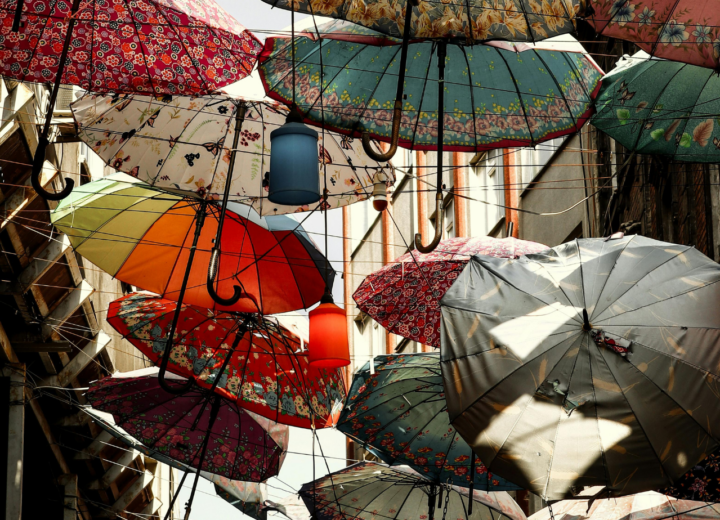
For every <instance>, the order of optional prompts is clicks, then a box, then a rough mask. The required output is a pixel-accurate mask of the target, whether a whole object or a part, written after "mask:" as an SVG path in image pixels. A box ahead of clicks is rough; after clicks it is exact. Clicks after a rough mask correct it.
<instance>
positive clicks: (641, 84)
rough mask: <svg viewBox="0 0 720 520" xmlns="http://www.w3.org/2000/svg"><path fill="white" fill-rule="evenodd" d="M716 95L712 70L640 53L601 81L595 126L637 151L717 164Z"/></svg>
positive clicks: (718, 85)
mask: <svg viewBox="0 0 720 520" xmlns="http://www.w3.org/2000/svg"><path fill="white" fill-rule="evenodd" d="M718 91H720V78H718V75H717V73H716V72H715V71H713V70H710V69H706V68H703V67H697V66H695V65H687V64H684V63H678V62H674V61H665V60H656V59H651V60H644V59H642V56H641V55H640V54H636V55H635V56H633V57H632V58H629V59H628V60H624V62H621V63H620V64H619V65H618V68H617V69H616V70H614V71H613V72H611V73H610V74H608V75H607V76H605V78H603V84H602V87H601V89H600V94H598V97H597V100H596V104H597V113H596V114H595V115H594V116H593V118H592V124H593V125H594V126H595V127H597V128H598V129H600V130H602V131H603V132H605V133H606V134H608V135H609V136H610V137H612V138H613V139H615V140H616V141H618V142H619V143H621V144H622V145H623V146H624V147H625V148H627V149H629V150H634V151H636V152H638V153H643V154H654V155H664V156H667V157H670V158H672V159H674V160H676V161H686V162H704V163H717V162H720V120H718V119H717V118H715V117H712V115H713V114H717V113H720V98H718V95H717V93H718Z"/></svg>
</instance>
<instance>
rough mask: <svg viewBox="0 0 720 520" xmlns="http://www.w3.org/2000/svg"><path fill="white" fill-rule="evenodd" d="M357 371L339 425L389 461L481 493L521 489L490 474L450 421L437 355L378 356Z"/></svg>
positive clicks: (438, 355) (386, 461)
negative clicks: (372, 368)
mask: <svg viewBox="0 0 720 520" xmlns="http://www.w3.org/2000/svg"><path fill="white" fill-rule="evenodd" d="M372 363H373V364H374V370H372V371H371V370H370V363H366V364H365V365H364V366H363V367H362V368H361V369H360V370H358V371H357V373H356V374H355V377H354V379H353V382H352V388H351V389H350V393H349V394H348V398H347V401H346V405H345V408H344V409H343V411H342V414H341V415H340V420H339V421H338V424H337V429H338V430H340V431H341V432H343V433H344V434H345V435H347V436H348V437H351V438H352V439H354V440H355V441H356V442H357V443H359V444H361V445H362V446H363V447H364V448H365V449H367V450H368V451H369V452H371V453H372V454H374V455H375V456H377V457H378V458H379V459H381V460H382V461H383V462H385V463H387V464H390V465H393V466H395V465H407V466H410V467H412V468H413V469H414V470H415V471H417V472H418V473H420V474H421V475H423V476H424V477H425V478H427V479H429V480H431V481H433V482H439V483H443V484H446V483H448V481H449V482H450V483H451V484H453V485H455V486H462V487H473V488H474V489H478V490H482V491H509V490H516V489H521V488H519V487H518V486H516V485H515V484H511V483H509V482H508V481H506V480H505V479H503V478H502V477H498V476H497V475H493V474H492V473H489V472H488V470H487V468H486V467H485V466H484V465H483V463H482V462H480V461H479V460H477V458H476V457H475V454H474V453H473V451H472V449H471V448H470V446H468V444H467V442H465V441H464V440H463V438H462V437H460V434H459V433H457V431H456V430H455V428H454V427H453V426H452V425H451V424H450V418H449V417H448V414H447V404H446V403H445V392H444V389H443V380H442V373H441V371H440V354H439V353H426V354H397V355H388V356H377V357H376V358H374V360H373V361H372Z"/></svg>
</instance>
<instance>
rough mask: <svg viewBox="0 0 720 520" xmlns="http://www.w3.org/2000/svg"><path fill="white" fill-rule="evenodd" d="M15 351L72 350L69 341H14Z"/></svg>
mask: <svg viewBox="0 0 720 520" xmlns="http://www.w3.org/2000/svg"><path fill="white" fill-rule="evenodd" d="M13 347H14V349H15V352H70V351H72V345H71V344H70V342H69V341H51V342H49V343H19V342H15V343H13Z"/></svg>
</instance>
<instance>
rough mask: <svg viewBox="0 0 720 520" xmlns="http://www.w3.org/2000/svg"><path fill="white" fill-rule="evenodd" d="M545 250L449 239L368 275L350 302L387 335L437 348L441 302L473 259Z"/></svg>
mask: <svg viewBox="0 0 720 520" xmlns="http://www.w3.org/2000/svg"><path fill="white" fill-rule="evenodd" d="M546 249H548V247H547V246H544V245H542V244H537V243H535V242H528V241H525V240H518V239H516V238H512V237H510V238H493V237H481V238H459V237H458V238H450V239H447V240H443V241H442V242H440V244H439V245H438V247H437V248H436V249H435V250H434V251H433V252H431V253H428V254H422V253H420V252H419V251H418V250H417V249H416V250H413V251H411V252H409V253H406V254H404V255H403V256H401V257H400V258H398V259H397V260H395V262H393V263H390V264H387V265H386V266H383V267H382V269H379V270H378V271H375V272H374V273H372V274H371V275H369V276H368V277H367V278H365V280H363V282H362V283H361V284H360V287H358V288H357V290H356V291H355V294H353V299H354V300H355V303H357V305H358V308H359V309H360V310H361V311H363V312H365V313H367V314H368V315H369V316H370V317H371V318H373V319H374V320H375V321H377V322H378V323H380V325H382V326H383V327H385V329H387V330H388V331H390V332H392V333H394V334H399V335H400V336H402V337H404V338H408V339H411V340H413V341H417V342H419V343H423V344H425V345H432V346H433V347H439V346H440V300H441V299H442V297H443V296H444V295H445V293H446V292H447V290H448V289H449V288H450V286H451V285H452V284H453V282H454V281H455V279H456V278H457V277H458V276H459V275H460V273H461V272H462V270H463V269H464V268H465V265H466V264H467V263H468V261H469V260H470V258H471V257H472V256H474V255H486V256H494V257H497V258H518V257H520V256H523V255H526V254H529V253H539V252H540V251H544V250H546Z"/></svg>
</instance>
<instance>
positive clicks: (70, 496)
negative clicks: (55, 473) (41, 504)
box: [57, 474, 79, 520]
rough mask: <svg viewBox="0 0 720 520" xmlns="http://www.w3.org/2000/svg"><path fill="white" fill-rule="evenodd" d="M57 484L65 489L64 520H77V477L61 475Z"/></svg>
mask: <svg viewBox="0 0 720 520" xmlns="http://www.w3.org/2000/svg"><path fill="white" fill-rule="evenodd" d="M57 482H58V484H59V485H60V486H63V487H64V488H65V496H64V497H63V520H77V516H78V498H79V494H78V487H77V483H78V477H77V475H68V474H65V475H60V476H59V477H58V479H57Z"/></svg>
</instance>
